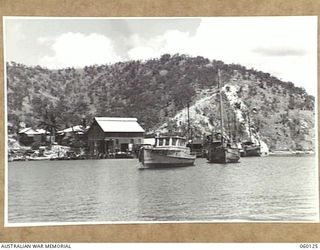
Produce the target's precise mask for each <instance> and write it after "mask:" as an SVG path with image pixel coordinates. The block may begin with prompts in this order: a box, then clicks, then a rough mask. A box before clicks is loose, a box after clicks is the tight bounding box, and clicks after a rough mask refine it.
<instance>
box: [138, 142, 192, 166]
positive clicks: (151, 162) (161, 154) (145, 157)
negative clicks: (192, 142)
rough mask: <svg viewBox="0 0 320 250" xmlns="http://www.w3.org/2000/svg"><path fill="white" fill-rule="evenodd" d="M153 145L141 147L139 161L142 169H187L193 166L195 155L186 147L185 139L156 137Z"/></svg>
mask: <svg viewBox="0 0 320 250" xmlns="http://www.w3.org/2000/svg"><path fill="white" fill-rule="evenodd" d="M155 139H156V140H155V145H153V146H152V145H150V146H143V147H142V148H141V149H140V152H139V161H140V162H141V164H142V167H143V168H163V167H187V166H192V165H194V161H195V159H196V155H193V154H191V152H190V148H189V147H187V146H186V138H184V137H179V136H158V137H156V138H155Z"/></svg>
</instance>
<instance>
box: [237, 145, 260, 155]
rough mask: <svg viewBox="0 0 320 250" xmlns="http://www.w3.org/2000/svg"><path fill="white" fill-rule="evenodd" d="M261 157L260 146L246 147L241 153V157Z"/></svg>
mask: <svg viewBox="0 0 320 250" xmlns="http://www.w3.org/2000/svg"><path fill="white" fill-rule="evenodd" d="M248 156H261V148H260V146H251V147H245V148H244V149H243V151H242V152H241V157H248Z"/></svg>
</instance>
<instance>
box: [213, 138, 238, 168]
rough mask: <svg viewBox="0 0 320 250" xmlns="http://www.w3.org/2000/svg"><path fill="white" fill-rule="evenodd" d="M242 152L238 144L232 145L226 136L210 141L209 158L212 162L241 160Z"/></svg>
mask: <svg viewBox="0 0 320 250" xmlns="http://www.w3.org/2000/svg"><path fill="white" fill-rule="evenodd" d="M239 159H240V152H239V148H238V147H237V145H232V144H231V143H229V142H227V140H225V139H224V138H221V139H220V140H213V141H210V142H209V143H208V152H207V160H208V161H209V162H211V163H236V162H239Z"/></svg>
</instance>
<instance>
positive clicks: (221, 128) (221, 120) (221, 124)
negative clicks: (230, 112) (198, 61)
mask: <svg viewBox="0 0 320 250" xmlns="http://www.w3.org/2000/svg"><path fill="white" fill-rule="evenodd" d="M220 85H221V83H220V69H218V89H219V103H220V105H219V106H220V133H221V142H222V143H223V141H224V140H223V126H224V124H223V106H222V94H221V86H220Z"/></svg>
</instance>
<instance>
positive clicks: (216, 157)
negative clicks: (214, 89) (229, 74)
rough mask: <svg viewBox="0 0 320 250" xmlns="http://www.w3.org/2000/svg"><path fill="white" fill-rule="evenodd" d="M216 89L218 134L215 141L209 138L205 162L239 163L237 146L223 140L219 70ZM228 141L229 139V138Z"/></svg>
mask: <svg viewBox="0 0 320 250" xmlns="http://www.w3.org/2000/svg"><path fill="white" fill-rule="evenodd" d="M218 89H219V104H220V105H219V107H220V133H216V134H215V139H214V138H212V137H211V138H210V139H209V141H208V146H207V160H208V161H209V162H210V163H235V162H239V159H240V152H239V148H238V147H237V145H236V144H235V145H233V144H232V143H231V142H230V141H228V140H227V139H226V138H224V121H223V102H222V94H221V88H220V70H218ZM229 139H230V138H229Z"/></svg>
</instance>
